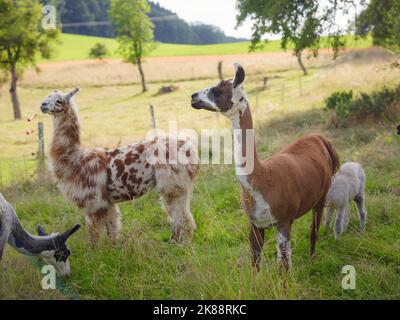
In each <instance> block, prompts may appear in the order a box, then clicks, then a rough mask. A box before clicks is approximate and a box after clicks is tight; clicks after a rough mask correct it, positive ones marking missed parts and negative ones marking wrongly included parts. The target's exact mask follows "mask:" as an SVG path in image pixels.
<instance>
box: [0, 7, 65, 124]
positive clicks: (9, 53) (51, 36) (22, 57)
mask: <svg viewBox="0 0 400 320" xmlns="http://www.w3.org/2000/svg"><path fill="white" fill-rule="evenodd" d="M0 12H1V15H0V68H2V69H4V70H7V71H8V72H9V73H10V76H11V85H10V94H11V101H12V104H13V110H14V119H21V107H20V103H19V99H18V92H17V84H18V79H19V77H20V76H21V75H22V73H23V70H24V69H25V68H26V67H27V66H35V62H36V59H37V57H38V55H41V56H42V57H43V58H49V57H50V55H51V53H52V47H51V44H52V42H54V41H55V40H56V39H57V37H58V35H59V30H43V29H41V27H40V24H41V21H42V7H41V5H40V3H39V1H37V0H0Z"/></svg>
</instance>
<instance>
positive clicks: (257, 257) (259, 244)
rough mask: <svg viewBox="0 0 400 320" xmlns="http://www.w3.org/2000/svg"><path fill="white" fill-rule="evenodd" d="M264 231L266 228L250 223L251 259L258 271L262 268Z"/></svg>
mask: <svg viewBox="0 0 400 320" xmlns="http://www.w3.org/2000/svg"><path fill="white" fill-rule="evenodd" d="M264 233H265V230H264V229H259V228H257V227H256V226H255V225H254V224H251V225H250V235H249V241H250V250H251V261H252V264H253V267H254V268H255V269H256V270H257V272H259V271H260V268H261V252H262V249H263V246H264Z"/></svg>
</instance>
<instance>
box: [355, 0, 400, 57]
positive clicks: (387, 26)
mask: <svg viewBox="0 0 400 320" xmlns="http://www.w3.org/2000/svg"><path fill="white" fill-rule="evenodd" d="M357 32H358V34H360V35H362V36H367V35H368V34H372V37H373V41H374V44H375V45H379V46H383V47H386V48H388V49H391V50H393V51H396V52H400V0H371V1H370V2H369V3H368V6H367V8H366V9H365V10H364V11H362V12H361V14H360V16H359V17H358V20H357Z"/></svg>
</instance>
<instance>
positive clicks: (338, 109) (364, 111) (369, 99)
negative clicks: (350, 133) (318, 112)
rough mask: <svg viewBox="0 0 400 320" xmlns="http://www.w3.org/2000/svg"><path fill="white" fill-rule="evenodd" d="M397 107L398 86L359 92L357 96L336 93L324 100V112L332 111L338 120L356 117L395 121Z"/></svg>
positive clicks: (349, 93)
mask: <svg viewBox="0 0 400 320" xmlns="http://www.w3.org/2000/svg"><path fill="white" fill-rule="evenodd" d="M399 107H400V86H398V87H396V88H388V87H384V88H382V89H381V90H379V91H374V92H372V93H365V92H361V93H360V94H359V95H358V96H355V95H354V94H353V91H338V92H334V93H333V94H332V95H331V96H330V97H328V98H327V99H326V100H325V110H332V111H334V113H335V115H336V117H337V118H339V119H346V118H352V117H357V119H365V118H373V119H376V120H379V119H389V120H397V118H398V117H399V112H398V111H399Z"/></svg>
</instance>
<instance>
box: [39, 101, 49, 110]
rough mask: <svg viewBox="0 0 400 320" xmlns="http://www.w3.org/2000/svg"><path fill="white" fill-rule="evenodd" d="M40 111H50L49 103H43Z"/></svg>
mask: <svg viewBox="0 0 400 320" xmlns="http://www.w3.org/2000/svg"><path fill="white" fill-rule="evenodd" d="M40 110H42V112H46V111H49V106H48V105H47V103H43V104H42V105H41V106H40Z"/></svg>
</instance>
